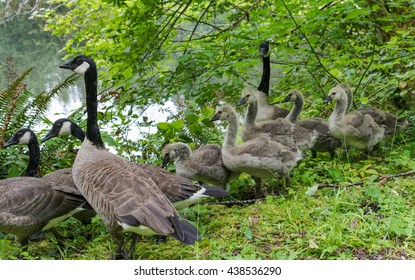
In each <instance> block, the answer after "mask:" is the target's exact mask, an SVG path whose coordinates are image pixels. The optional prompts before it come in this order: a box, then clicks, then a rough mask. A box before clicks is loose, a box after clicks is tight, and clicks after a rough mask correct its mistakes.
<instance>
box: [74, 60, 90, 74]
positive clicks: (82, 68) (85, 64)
mask: <svg viewBox="0 0 415 280" xmlns="http://www.w3.org/2000/svg"><path fill="white" fill-rule="evenodd" d="M89 66H90V65H89V63H88V62H85V61H84V62H82V64H81V65H79V66H78V67H76V68H75V69H74V70H73V71H74V72H75V73H78V74H82V75H83V74H85V72H86V71H87V70H88V68H89Z"/></svg>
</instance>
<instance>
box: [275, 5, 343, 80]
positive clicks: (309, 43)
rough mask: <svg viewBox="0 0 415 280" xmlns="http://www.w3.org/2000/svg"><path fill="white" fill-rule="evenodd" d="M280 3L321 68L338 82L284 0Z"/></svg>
mask: <svg viewBox="0 0 415 280" xmlns="http://www.w3.org/2000/svg"><path fill="white" fill-rule="evenodd" d="M281 2H282V4H283V5H284V7H285V9H286V10H287V12H288V14H289V15H290V17H291V19H292V20H293V22H294V24H295V26H296V27H297V29H298V31H300V33H301V35H303V36H304V38H305V40H306V41H307V44H308V45H309V46H310V49H311V51H312V52H313V54H314V56H315V57H316V59H317V61H318V63H319V64H320V66H321V68H323V70H324V72H326V73H327V74H328V75H329V76H330V77H332V78H333V79H335V80H336V81H337V82H338V83H340V81H339V80H338V79H337V78H336V77H334V76H333V75H332V74H331V73H330V72H329V71H328V70H327V69H326V67H324V65H323V63H322V62H321V60H320V58H319V57H318V55H317V52H316V50H315V49H314V47H313V45H312V44H311V42H310V40H309V39H308V37H307V35H306V34H305V33H304V32H303V31H302V30H301V27H300V25H298V23H297V21H296V20H295V18H294V16H293V15H292V13H291V11H290V9H289V8H288V6H287V5H286V4H285V1H284V0H281Z"/></svg>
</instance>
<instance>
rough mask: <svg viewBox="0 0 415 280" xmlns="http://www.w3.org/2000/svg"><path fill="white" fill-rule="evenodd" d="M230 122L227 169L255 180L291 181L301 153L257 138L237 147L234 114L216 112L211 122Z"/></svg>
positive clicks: (225, 109) (225, 157) (224, 150)
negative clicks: (291, 172)
mask: <svg viewBox="0 0 415 280" xmlns="http://www.w3.org/2000/svg"><path fill="white" fill-rule="evenodd" d="M217 120H222V121H227V122H228V128H227V130H226V134H225V139H224V142H223V146H222V158H223V162H224V164H225V166H226V167H227V168H228V169H229V170H232V171H234V172H246V173H248V174H250V175H252V176H254V177H258V178H262V179H271V178H275V177H283V178H287V179H289V177H290V171H291V169H292V168H294V167H295V166H297V163H298V161H299V160H301V159H302V154H301V152H300V151H299V150H298V149H292V148H289V147H286V146H284V145H282V144H280V143H278V142H275V141H272V140H270V139H269V138H264V137H258V138H255V139H251V140H248V141H245V142H243V143H241V144H236V136H237V133H238V125H239V124H238V119H237V115H236V112H235V110H234V109H233V108H232V107H231V106H229V105H224V106H221V107H219V108H217V110H216V113H215V115H214V116H213V117H212V118H211V119H210V121H217Z"/></svg>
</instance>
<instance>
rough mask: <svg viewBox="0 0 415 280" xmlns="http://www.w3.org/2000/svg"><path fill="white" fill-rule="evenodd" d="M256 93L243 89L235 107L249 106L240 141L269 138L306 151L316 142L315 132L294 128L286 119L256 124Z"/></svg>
mask: <svg viewBox="0 0 415 280" xmlns="http://www.w3.org/2000/svg"><path fill="white" fill-rule="evenodd" d="M257 96H258V94H257V91H255V90H250V89H244V90H243V91H242V94H241V99H240V100H239V102H238V103H237V106H240V105H243V104H249V106H248V109H247V111H246V114H245V119H244V122H243V124H242V140H244V141H246V140H249V139H254V138H256V137H265V136H268V137H270V138H271V139H272V140H273V141H276V142H279V143H281V144H283V145H285V146H288V147H298V148H300V149H307V148H310V147H312V146H313V144H314V142H315V141H316V140H317V132H316V131H309V130H307V129H305V128H303V127H301V126H296V125H295V124H293V123H292V122H291V121H289V120H288V119H286V118H277V119H274V120H268V121H263V122H258V121H257V120H256V117H257V113H258V99H257Z"/></svg>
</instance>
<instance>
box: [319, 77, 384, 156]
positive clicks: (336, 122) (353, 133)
mask: <svg viewBox="0 0 415 280" xmlns="http://www.w3.org/2000/svg"><path fill="white" fill-rule="evenodd" d="M332 100H335V101H336V102H337V103H336V105H335V108H334V110H333V112H332V114H331V115H330V118H329V129H330V133H331V135H333V136H334V137H336V138H337V139H340V140H342V141H344V142H345V144H347V145H349V146H351V147H355V148H358V149H366V150H367V151H371V150H372V149H373V147H374V146H375V145H376V144H378V143H379V142H380V140H382V138H383V137H384V135H385V128H384V126H379V125H378V124H377V123H376V122H375V121H374V120H373V118H372V117H371V116H370V115H368V114H363V113H361V112H359V111H354V112H350V113H347V114H346V111H347V106H348V105H347V104H348V101H347V94H346V92H345V91H344V89H343V88H342V87H341V86H340V85H336V86H335V87H333V88H332V89H330V91H329V93H328V96H327V98H326V102H329V101H332Z"/></svg>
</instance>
